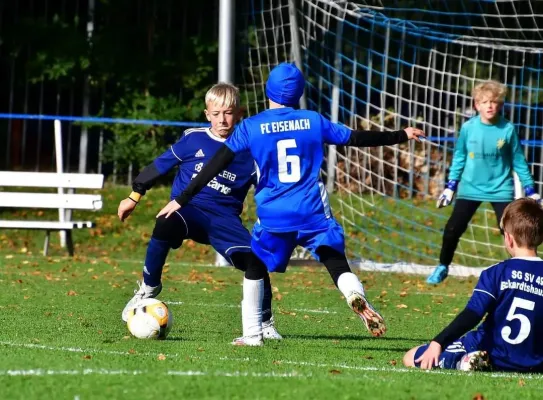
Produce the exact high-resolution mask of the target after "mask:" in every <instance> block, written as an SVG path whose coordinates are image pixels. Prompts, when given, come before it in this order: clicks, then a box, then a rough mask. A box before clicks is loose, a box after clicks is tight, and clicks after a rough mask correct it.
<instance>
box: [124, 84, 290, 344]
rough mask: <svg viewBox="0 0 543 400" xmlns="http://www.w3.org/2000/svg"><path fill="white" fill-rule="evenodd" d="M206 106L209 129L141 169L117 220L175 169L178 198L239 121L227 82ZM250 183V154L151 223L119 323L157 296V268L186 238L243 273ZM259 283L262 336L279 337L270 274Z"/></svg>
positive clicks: (192, 133)
mask: <svg viewBox="0 0 543 400" xmlns="http://www.w3.org/2000/svg"><path fill="white" fill-rule="evenodd" d="M205 103H206V109H205V111H204V112H205V115H206V117H207V119H208V121H209V122H211V127H210V128H198V129H189V130H186V131H185V132H184V133H183V135H182V137H181V139H179V141H178V142H177V143H175V144H174V145H173V146H171V147H170V149H168V150H167V151H166V152H164V153H163V154H162V155H160V156H159V157H157V158H156V159H155V160H154V161H153V163H151V164H150V165H148V166H147V167H145V168H144V169H143V171H142V172H141V173H140V174H139V175H138V177H137V178H136V179H135V180H134V183H133V185H132V186H133V190H134V191H133V192H132V194H131V195H130V196H129V197H128V198H127V199H125V200H123V201H122V202H121V203H120V205H119V210H118V215H119V218H120V219H121V221H124V220H125V219H126V218H127V217H128V216H129V215H130V214H131V213H132V211H133V210H134V209H135V208H136V205H137V203H138V202H139V201H140V198H141V196H143V195H144V194H145V192H146V191H147V190H148V189H150V188H151V187H152V186H153V184H154V182H155V181H156V180H157V178H159V177H160V176H161V175H164V174H166V173H167V172H168V171H170V170H171V169H172V168H174V167H179V169H178V172H177V175H176V176H175V180H174V182H173V186H172V191H171V198H172V199H173V198H175V197H177V196H179V195H180V193H181V191H182V190H183V189H184V188H185V187H186V186H187V185H188V184H189V182H190V181H191V179H192V178H194V177H195V176H196V175H197V174H198V172H199V171H200V170H201V169H202V167H203V165H204V164H205V163H206V162H207V161H209V160H210V159H211V158H212V156H213V155H214V154H215V152H216V151H217V149H219V148H220V147H221V146H222V144H223V142H224V141H225V140H226V139H227V138H228V137H229V136H230V135H231V134H232V131H233V130H234V126H235V124H236V123H237V122H238V120H239V117H240V110H239V91H238V89H237V88H236V87H234V86H232V85H229V84H224V83H220V84H217V85H215V86H213V87H212V88H211V89H209V91H208V92H207V94H206V97H205ZM255 183H256V170H255V165H254V160H253V158H252V157H251V154H250V152H248V151H245V152H240V153H239V154H237V155H236V157H235V159H234V161H233V162H232V163H231V164H230V165H229V166H228V169H225V170H222V171H219V172H218V173H217V174H216V176H214V177H213V180H212V181H211V182H210V183H209V184H208V185H207V187H206V188H204V189H203V190H202V191H201V192H200V193H199V194H198V195H197V196H194V198H193V199H192V200H191V202H190V204H188V205H187V206H186V207H184V208H183V209H182V210H180V211H179V212H177V213H175V214H174V215H173V216H172V217H171V218H168V219H166V218H158V219H157V220H156V223H155V228H154V230H153V235H152V236H151V240H150V242H149V245H148V247H147V255H146V257H145V266H144V268H143V283H142V284H141V285H140V288H139V290H136V291H135V295H134V297H133V298H132V299H131V300H130V301H129V302H128V303H127V304H126V306H125V308H124V310H123V312H122V319H123V320H124V321H126V319H127V315H128V311H129V310H130V308H132V307H133V306H134V305H135V304H136V303H137V302H138V301H139V300H141V299H145V298H149V297H156V296H157V295H158V294H159V293H160V291H161V290H162V283H161V276H162V268H163V266H164V263H165V261H166V257H167V256H168V252H169V251H170V248H172V249H177V248H179V247H180V246H181V244H182V243H183V240H185V239H192V240H194V241H196V242H198V243H203V244H210V245H211V246H213V248H214V249H215V250H216V251H217V252H219V253H220V254H221V255H222V256H223V257H224V258H225V259H226V260H228V261H229V262H230V263H231V264H232V265H234V266H235V267H236V268H238V269H241V270H243V271H245V270H246V269H247V265H248V263H250V261H251V235H250V234H249V232H248V231H247V229H245V227H244V226H243V224H242V222H241V219H240V214H241V211H242V209H243V201H244V200H245V197H246V196H247V191H248V190H249V188H250V186H251V185H252V184H255ZM264 280H265V289H264V291H265V295H264V298H263V304H262V307H263V310H264V336H265V337H266V338H268V339H281V336H280V335H279V333H277V331H276V329H275V326H274V321H273V317H272V312H271V301H272V291H271V284H270V280H269V276H265V277H264Z"/></svg>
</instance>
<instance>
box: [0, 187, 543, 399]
mask: <svg viewBox="0 0 543 400" xmlns="http://www.w3.org/2000/svg"><path fill="white" fill-rule="evenodd" d="M127 190H128V189H127V188H126V187H125V188H112V187H108V188H107V189H106V190H105V191H104V196H105V200H106V203H105V206H106V207H105V209H104V211H103V212H101V213H99V214H89V215H86V214H82V215H79V214H76V216H75V218H77V217H79V218H83V217H86V216H88V217H90V218H92V219H95V220H96V221H97V222H98V224H99V227H98V228H96V229H94V230H90V231H81V232H76V235H75V240H76V257H74V258H73V259H71V258H67V257H65V256H64V251H63V250H62V249H61V248H59V246H58V243H57V242H58V236H57V235H55V236H54V237H53V246H52V249H51V256H50V257H47V258H46V257H43V256H41V255H40V250H41V245H42V241H43V232H38V231H31V232H23V231H2V233H1V234H0V243H1V244H2V245H1V250H0V262H1V265H2V268H1V269H0V289H1V290H0V321H1V322H2V325H1V326H2V327H3V330H2V334H1V336H0V398H1V399H19V398H20V399H28V398H36V399H42V398H46V397H50V398H54V399H80V400H85V399H134V398H172V399H173V398H176V399H178V398H220V399H225V398H251V399H259V398H262V399H275V398H296V399H302V398H319V399H321V398H323V399H330V398H333V399H360V398H368V399H435V398H439V399H473V398H481V397H477V396H478V395H483V396H484V398H486V399H510V398H515V397H516V398H522V399H530V398H533V399H540V398H541V397H542V393H543V380H542V377H540V376H537V375H515V374H497V373H494V374H493V373H478V374H466V373H459V372H455V371H452V372H451V371H431V372H421V371H418V370H408V369H406V368H404V367H402V365H401V360H402V356H403V354H404V352H405V351H406V350H408V349H409V348H411V347H413V346H416V345H418V344H421V343H422V342H424V341H427V340H428V339H430V338H431V337H432V336H433V335H435V334H436V333H437V332H438V331H439V330H440V329H441V328H442V327H443V326H444V325H445V324H446V323H448V322H449V321H450V320H451V319H452V318H453V316H454V315H455V314H456V313H457V312H458V311H459V310H461V309H462V307H463V306H464V305H465V303H466V301H467V299H468V298H469V295H470V293H471V290H472V289H473V286H474V285H475V282H476V280H475V279H474V278H468V279H463V280H459V279H449V280H448V281H447V282H446V283H445V284H443V285H441V286H439V287H427V286H426V285H425V284H424V282H423V277H420V276H406V275H399V274H381V273H359V276H360V277H361V279H362V280H363V282H364V285H365V287H366V290H367V293H368V296H369V298H370V299H371V301H372V302H374V304H375V305H376V306H377V307H378V308H379V309H380V310H381V311H382V313H383V315H384V316H385V318H386V320H387V322H388V326H389V331H388V333H387V335H386V336H385V337H384V338H380V339H375V338H371V337H370V336H369V335H368V333H367V332H366V330H365V328H364V327H363V325H362V323H361V322H360V320H359V319H358V317H357V316H356V315H354V314H353V313H352V312H351V311H350V310H349V308H348V307H347V305H346V303H345V300H344V299H342V297H341V294H340V293H339V292H338V291H337V290H336V289H335V288H334V287H333V285H332V283H331V281H330V278H329V277H328V275H327V273H326V272H325V270H324V269H322V268H301V267H292V268H291V269H289V271H288V272H287V273H286V274H283V275H273V276H272V285H273V287H274V292H275V293H274V313H275V317H276V321H277V326H278V328H279V330H280V332H281V333H282V334H283V335H284V337H285V339H284V340H283V341H281V342H271V341H268V342H266V344H265V346H264V347H262V348H237V347H233V346H231V345H230V344H229V343H230V341H231V340H232V339H233V338H234V337H236V336H239V335H240V333H241V322H240V309H239V302H240V300H241V282H242V274H241V273H240V272H238V271H236V270H234V269H232V268H215V267H208V266H205V264H206V263H207V264H209V263H210V262H211V261H212V259H213V253H212V252H211V251H209V249H207V248H205V247H202V246H199V245H195V244H194V243H186V245H184V246H183V249H181V250H180V251H177V252H174V253H172V257H171V259H170V260H171V261H170V262H169V264H168V266H167V267H166V269H165V274H164V284H165V289H164V291H163V293H162V294H161V296H160V298H161V300H164V301H166V302H170V303H169V304H170V307H171V310H172V312H173V314H174V318H175V322H174V327H173V329H172V332H171V333H170V336H169V338H168V340H166V341H142V340H137V339H134V338H132V337H130V336H129V333H128V331H127V329H126V326H125V324H124V323H122V322H121V319H120V313H121V310H122V308H123V306H124V304H125V303H126V301H127V300H128V299H129V298H130V297H131V294H132V291H133V289H134V288H135V287H136V285H135V281H136V280H137V279H138V278H139V276H140V270H141V266H142V257H143V255H144V252H145V246H146V243H147V241H148V239H149V234H150V232H151V229H152V224H153V222H152V219H153V216H154V215H155V214H156V212H157V211H158V209H159V208H160V206H162V204H163V203H164V201H163V199H164V198H165V197H167V194H166V191H165V189H158V190H154V191H151V193H150V194H149V195H150V196H149V198H148V199H146V201H145V202H143V203H142V204H141V205H140V206H138V210H137V211H136V214H135V215H134V216H133V218H131V220H130V221H129V222H128V223H126V224H125V225H122V224H121V223H119V222H118V221H117V220H116V216H115V210H116V207H117V204H118V201H119V199H120V198H122V196H123V195H125V194H126V192H127ZM250 211H251V210H249V213H250ZM33 213H35V212H34V211H31V212H26V214H25V215H26V216H27V217H32V218H34V217H35V214H33ZM36 213H37V212H36ZM2 214H3V215H2V218H10V217H22V216H23V213H22V212H21V211H17V215H16V213H15V212H13V211H4V212H3V213H2ZM52 215H54V214H52ZM375 232H376V233H378V231H375Z"/></svg>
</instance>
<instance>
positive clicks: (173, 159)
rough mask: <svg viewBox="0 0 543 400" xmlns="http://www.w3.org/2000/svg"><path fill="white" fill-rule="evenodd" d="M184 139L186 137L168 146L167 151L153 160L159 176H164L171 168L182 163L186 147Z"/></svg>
mask: <svg viewBox="0 0 543 400" xmlns="http://www.w3.org/2000/svg"><path fill="white" fill-rule="evenodd" d="M186 138H187V137H186V136H185V135H183V136H182V137H181V139H179V140H178V141H177V142H176V143H175V144H173V145H172V146H170V148H169V149H168V150H166V151H165V152H164V153H162V154H161V155H160V156H158V157H157V158H155V160H154V161H153V163H154V164H155V167H156V169H157V170H158V171H159V172H160V173H161V174H165V173H166V172H168V171H169V170H171V169H172V168H173V167H175V166H177V165H179V164H181V163H182V162H183V157H185V149H186V147H187V143H186V142H187V139H186Z"/></svg>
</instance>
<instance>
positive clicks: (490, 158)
mask: <svg viewBox="0 0 543 400" xmlns="http://www.w3.org/2000/svg"><path fill="white" fill-rule="evenodd" d="M513 170H514V171H515V172H516V173H517V175H518V177H519V179H520V182H521V183H522V187H526V186H534V180H533V178H532V174H531V173H530V170H529V168H528V164H527V163H526V159H525V158H524V154H523V152H522V148H521V146H520V141H519V138H518V135H517V132H516V129H515V127H514V126H513V124H512V123H511V122H509V121H507V120H506V119H505V118H503V117H500V120H499V121H498V122H497V123H496V124H495V125H487V124H484V123H482V122H481V119H480V117H479V116H478V115H477V116H475V117H473V118H471V119H469V120H468V121H466V122H465V123H464V125H462V128H461V129H460V135H459V136H458V140H457V142H456V146H455V148H454V157H453V160H452V164H451V168H450V171H449V180H455V181H460V182H459V186H458V192H457V198H459V199H466V200H478V201H496V202H506V201H512V200H513V198H514V183H513Z"/></svg>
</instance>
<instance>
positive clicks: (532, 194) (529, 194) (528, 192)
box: [524, 186, 542, 206]
mask: <svg viewBox="0 0 543 400" xmlns="http://www.w3.org/2000/svg"><path fill="white" fill-rule="evenodd" d="M524 194H525V196H526V197H529V198H530V199H534V200H535V201H537V204H539V205H540V206H541V205H542V204H541V203H542V201H541V196H540V195H539V193H537V192H536V191H535V189H534V188H533V187H532V186H526V187H525V188H524Z"/></svg>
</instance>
